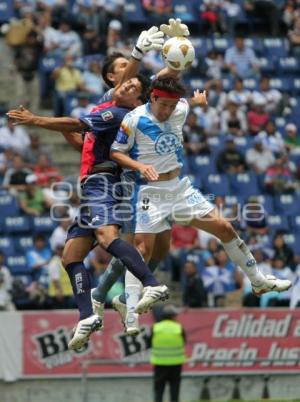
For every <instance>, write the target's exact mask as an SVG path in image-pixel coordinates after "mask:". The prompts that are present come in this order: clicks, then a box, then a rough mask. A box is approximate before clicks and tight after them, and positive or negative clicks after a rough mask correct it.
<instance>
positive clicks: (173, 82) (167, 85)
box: [151, 77, 186, 97]
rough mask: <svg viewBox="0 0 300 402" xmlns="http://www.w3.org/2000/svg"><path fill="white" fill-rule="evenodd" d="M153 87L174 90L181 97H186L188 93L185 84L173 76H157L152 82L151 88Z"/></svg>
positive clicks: (167, 90) (168, 90)
mask: <svg viewBox="0 0 300 402" xmlns="http://www.w3.org/2000/svg"><path fill="white" fill-rule="evenodd" d="M152 89H160V90H161V91H166V92H174V93H177V94H178V95H179V96H180V97H184V96H185V93H186V90H185V88H184V86H183V85H182V84H181V83H180V82H179V81H178V80H177V79H175V78H173V77H167V78H156V79H155V80H154V81H153V82H152V86H151V90H152Z"/></svg>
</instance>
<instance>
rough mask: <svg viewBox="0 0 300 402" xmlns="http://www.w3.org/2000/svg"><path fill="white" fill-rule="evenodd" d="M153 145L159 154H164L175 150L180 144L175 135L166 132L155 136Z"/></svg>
mask: <svg viewBox="0 0 300 402" xmlns="http://www.w3.org/2000/svg"><path fill="white" fill-rule="evenodd" d="M154 146H155V151H156V152H157V153H158V154H159V155H166V154H170V153H173V152H175V151H176V150H177V148H178V147H179V146H180V144H179V139H178V137H177V135H175V134H173V133H167V134H162V135H160V136H159V137H157V139H156V141H155V145H154Z"/></svg>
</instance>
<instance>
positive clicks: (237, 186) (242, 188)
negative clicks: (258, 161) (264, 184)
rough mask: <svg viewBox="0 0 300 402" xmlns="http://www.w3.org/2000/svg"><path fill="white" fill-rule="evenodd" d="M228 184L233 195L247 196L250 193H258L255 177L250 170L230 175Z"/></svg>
mask: <svg viewBox="0 0 300 402" xmlns="http://www.w3.org/2000/svg"><path fill="white" fill-rule="evenodd" d="M230 184H231V188H232V192H233V194H235V195H239V196H242V197H244V198H247V197H249V196H250V195H255V194H259V189H258V184H257V178H256V175H255V174H254V173H252V172H249V173H248V172H245V173H239V174H237V175H235V174H233V175H230Z"/></svg>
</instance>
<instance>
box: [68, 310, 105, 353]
mask: <svg viewBox="0 0 300 402" xmlns="http://www.w3.org/2000/svg"><path fill="white" fill-rule="evenodd" d="M101 328H102V321H101V319H100V318H99V317H98V315H96V314H94V315H92V316H91V317H88V318H85V319H84V320H81V321H79V322H78V324H77V325H76V327H75V328H74V329H73V334H72V338H71V340H70V341H69V343H68V348H69V349H70V350H78V349H81V348H82V347H83V346H84V345H85V344H86V343H87V342H88V340H89V338H90V336H91V334H92V333H93V332H95V331H99V330H100V329H101Z"/></svg>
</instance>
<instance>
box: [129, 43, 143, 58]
mask: <svg viewBox="0 0 300 402" xmlns="http://www.w3.org/2000/svg"><path fill="white" fill-rule="evenodd" d="M143 56H144V53H143V52H142V51H141V49H140V48H138V47H137V46H134V48H133V50H132V52H131V57H133V58H134V59H135V60H142V58H143Z"/></svg>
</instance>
